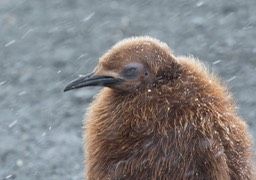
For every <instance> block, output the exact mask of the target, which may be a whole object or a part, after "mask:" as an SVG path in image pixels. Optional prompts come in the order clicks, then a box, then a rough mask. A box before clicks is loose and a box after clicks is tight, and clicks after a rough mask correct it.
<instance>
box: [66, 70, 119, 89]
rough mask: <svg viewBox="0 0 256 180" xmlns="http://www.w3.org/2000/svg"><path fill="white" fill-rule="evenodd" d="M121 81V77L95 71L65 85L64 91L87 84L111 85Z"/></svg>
mask: <svg viewBox="0 0 256 180" xmlns="http://www.w3.org/2000/svg"><path fill="white" fill-rule="evenodd" d="M119 82H120V79H116V78H114V77H111V76H103V75H95V74H94V73H91V74H88V75H84V76H81V77H79V78H77V79H75V80H73V81H71V82H70V83H69V84H68V85H67V86H66V87H65V89H64V92H66V91H69V90H73V89H78V88H82V87H86V86H111V85H113V84H116V83H119Z"/></svg>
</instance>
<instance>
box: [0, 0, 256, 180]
mask: <svg viewBox="0 0 256 180" xmlns="http://www.w3.org/2000/svg"><path fill="white" fill-rule="evenodd" d="M255 9H256V1H255V0H243V1H241V0H233V1H223V0H215V1H212V0H190V1H187V0H173V1H168V0H163V1H153V0H140V1H133V2H132V1H129V0H124V1H118V0H116V1H114V0H113V1H110V0H108V1H107V0H104V1H89V0H43V1H42V0H0V97H1V101H0V180H7V179H8V180H9V179H11V180H12V179H17V180H25V179H26V180H34V179H37V180H45V179H53V180H63V179H67V180H79V179H82V178H83V171H84V167H83V160H84V157H83V146H82V119H83V116H84V111H85V109H86V108H87V107H88V105H89V103H90V102H91V101H92V97H93V96H94V95H95V94H96V93H97V91H98V90H99V88H96V89H95V88H85V89H80V90H77V91H73V92H67V93H63V88H64V86H65V85H66V84H67V83H68V82H69V81H70V80H72V79H74V78H76V77H77V76H78V75H79V74H85V73H88V72H90V71H91V70H93V68H94V66H95V65H96V64H97V61H98V58H99V57H100V56H101V55H102V54H103V53H105V52H106V51H107V50H108V49H109V48H110V47H111V46H112V45H113V44H115V43H116V42H117V41H119V40H121V39H123V38H125V37H130V36H138V35H150V36H153V37H156V38H159V39H160V40H162V41H165V42H166V43H168V44H169V46H170V47H171V48H172V49H173V50H174V52H175V54H176V55H193V56H195V57H198V58H199V59H201V60H202V61H203V62H205V63H206V64H207V66H208V67H210V69H211V70H212V71H213V72H215V74H217V75H219V76H220V77H221V78H222V79H223V81H224V82H226V83H227V84H228V86H229V88H230V91H231V92H232V93H233V95H234V97H235V98H236V100H237V104H238V107H239V109H238V112H239V114H240V115H241V116H242V117H243V118H244V119H245V120H246V121H247V123H248V124H249V128H250V132H251V133H252V135H254V137H256V136H255V134H256V133H255V125H256V122H255V118H256V111H255V107H256V39H255V38H256V11H255Z"/></svg>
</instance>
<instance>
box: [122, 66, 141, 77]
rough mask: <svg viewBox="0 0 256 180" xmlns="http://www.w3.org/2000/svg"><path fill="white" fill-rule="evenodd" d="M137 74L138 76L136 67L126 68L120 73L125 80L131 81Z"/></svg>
mask: <svg viewBox="0 0 256 180" xmlns="http://www.w3.org/2000/svg"><path fill="white" fill-rule="evenodd" d="M138 74H139V70H138V68H136V67H127V68H125V69H124V70H123V72H122V76H123V77H125V78H127V79H133V78H135V77H137V76H138Z"/></svg>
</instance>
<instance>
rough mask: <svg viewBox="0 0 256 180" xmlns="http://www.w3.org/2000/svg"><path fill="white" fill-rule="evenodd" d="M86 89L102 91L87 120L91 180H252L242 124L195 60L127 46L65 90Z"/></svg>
mask: <svg viewBox="0 0 256 180" xmlns="http://www.w3.org/2000/svg"><path fill="white" fill-rule="evenodd" d="M91 85H93V86H94V85H102V86H105V87H104V88H103V89H102V91H101V92H100V93H99V94H98V95H97V97H96V99H95V100H94V102H93V103H92V105H91V107H90V109H89V111H88V113H87V115H86V120H85V134H84V136H85V142H84V144H85V156H86V158H87V160H86V172H87V173H86V176H87V178H88V179H198V180H199V179H218V180H222V179H223V180H228V179H253V175H254V172H253V164H252V139H251V137H250V135H249V134H248V131H247V126H246V123H245V122H244V121H243V120H241V119H240V117H239V116H238V115H237V113H236V107H235V103H234V101H233V99H232V97H231V95H230V94H229V92H228V90H227V88H226V87H225V86H224V85H223V84H221V82H220V81H219V80H218V79H217V78H216V77H215V76H213V75H211V74H210V73H209V72H208V71H207V70H206V68H205V67H204V66H203V65H202V64H201V63H200V62H199V61H198V60H195V59H193V58H190V57H175V56H174V55H173V53H172V51H171V50H170V49H169V48H168V46H167V45H166V44H165V43H162V42H160V41H158V40H156V39H153V38H149V37H139V38H131V39H125V40H123V41H121V42H119V43H118V44H117V45H115V46H114V47H113V48H112V49H111V50H110V51H108V52H107V53H106V54H105V55H104V56H103V57H102V58H101V59H100V61H99V64H98V65H97V67H96V68H95V70H94V71H93V73H92V74H90V75H88V76H85V77H82V78H79V79H77V80H75V81H73V82H71V83H70V84H69V85H68V86H67V88H66V90H71V89H76V88H80V87H84V86H91Z"/></svg>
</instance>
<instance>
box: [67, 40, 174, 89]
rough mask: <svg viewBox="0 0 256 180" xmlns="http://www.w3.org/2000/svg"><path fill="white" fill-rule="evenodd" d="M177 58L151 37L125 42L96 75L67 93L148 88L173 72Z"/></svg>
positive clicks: (101, 63)
mask: <svg viewBox="0 0 256 180" xmlns="http://www.w3.org/2000/svg"><path fill="white" fill-rule="evenodd" d="M173 64H175V58H174V56H173V55H172V52H171V50H170V49H169V47H168V46H167V45H166V44H165V43H163V42H160V41H159V40H156V39H153V38H150V37H134V38H129V39H124V40H122V41H120V42H119V43H117V44H116V45H114V46H113V47H112V48H111V49H110V50H109V51H108V52H107V53H106V54H104V55H103V56H102V57H101V58H100V60H99V63H98V65H97V66H96V68H95V69H94V71H93V72H92V73H90V74H88V75H85V76H82V77H79V78H78V79H75V80H74V81H72V82H71V83H69V84H68V85H67V86H66V87H65V89H64V91H68V90H72V89H77V88H81V87H86V86H106V87H109V88H112V89H114V90H117V91H122V92H130V91H135V90H138V89H140V88H143V87H147V86H149V85H151V84H153V83H154V82H156V81H157V80H158V79H160V78H162V77H163V76H164V75H165V74H163V73H162V74H161V72H164V69H165V68H171V67H172V65H173Z"/></svg>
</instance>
